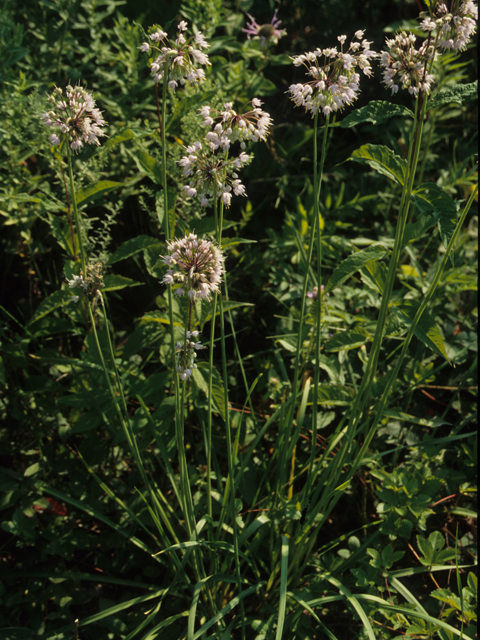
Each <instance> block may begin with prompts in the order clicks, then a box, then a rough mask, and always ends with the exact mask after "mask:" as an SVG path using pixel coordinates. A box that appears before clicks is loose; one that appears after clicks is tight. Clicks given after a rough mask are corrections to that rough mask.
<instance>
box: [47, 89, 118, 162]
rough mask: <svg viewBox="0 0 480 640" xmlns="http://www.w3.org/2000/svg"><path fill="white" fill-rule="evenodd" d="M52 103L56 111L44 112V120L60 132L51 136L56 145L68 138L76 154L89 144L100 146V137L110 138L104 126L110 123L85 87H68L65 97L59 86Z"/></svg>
mask: <svg viewBox="0 0 480 640" xmlns="http://www.w3.org/2000/svg"><path fill="white" fill-rule="evenodd" d="M48 102H49V103H50V104H51V106H52V109H51V111H47V112H46V113H42V120H43V124H44V125H45V126H46V127H52V128H53V129H57V131H58V133H52V135H51V136H50V142H51V143H52V144H53V145H59V144H60V143H61V141H62V139H63V138H66V139H67V140H68V142H69V144H70V147H71V148H72V150H73V151H80V149H81V148H82V147H83V145H84V144H85V143H87V144H96V145H99V144H100V142H99V140H98V138H99V137H103V136H106V134H105V133H104V132H103V130H102V127H103V126H104V125H106V124H107V123H106V122H105V120H104V119H103V116H102V113H101V111H99V110H98V109H97V108H96V107H95V100H94V99H93V97H92V95H91V94H90V93H88V91H87V90H86V89H84V88H83V87H80V86H78V85H76V86H74V87H72V86H70V85H68V87H67V88H66V89H65V95H63V91H62V89H60V88H59V87H56V88H55V90H54V91H53V93H52V95H51V96H49V98H48Z"/></svg>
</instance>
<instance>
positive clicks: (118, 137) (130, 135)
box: [103, 129, 151, 149]
mask: <svg viewBox="0 0 480 640" xmlns="http://www.w3.org/2000/svg"><path fill="white" fill-rule="evenodd" d="M150 135H151V133H149V132H145V131H144V130H140V131H135V130H134V129H123V131H119V132H118V133H116V134H115V135H113V136H112V137H111V138H109V139H108V140H107V142H106V143H105V144H104V145H103V147H104V148H105V149H109V148H111V147H114V146H116V145H117V144H120V143H121V142H126V141H127V140H134V139H136V138H145V137H147V136H150Z"/></svg>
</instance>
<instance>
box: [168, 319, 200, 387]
mask: <svg viewBox="0 0 480 640" xmlns="http://www.w3.org/2000/svg"><path fill="white" fill-rule="evenodd" d="M198 335H199V332H198V331H187V339H186V341H185V344H182V343H181V342H177V344H176V348H175V352H176V354H177V363H176V366H175V371H176V372H177V373H178V375H179V376H180V379H181V380H182V381H183V382H185V380H188V378H190V376H191V375H192V372H193V369H196V368H197V365H196V364H195V359H196V357H197V353H196V352H197V351H198V350H199V349H204V348H205V347H204V346H203V345H202V343H201V342H200V341H198V342H195V340H196V339H197V338H198ZM191 338H193V340H191Z"/></svg>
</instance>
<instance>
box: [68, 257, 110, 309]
mask: <svg viewBox="0 0 480 640" xmlns="http://www.w3.org/2000/svg"><path fill="white" fill-rule="evenodd" d="M104 266H105V265H104V264H103V262H94V263H90V264H87V268H86V271H87V273H86V275H85V277H84V276H83V275H80V276H76V275H74V276H72V279H71V280H68V278H67V284H68V286H69V287H70V289H81V290H82V293H84V294H85V295H87V296H88V297H89V298H90V299H93V298H95V297H96V296H98V295H100V289H103V287H104V286H105V285H104V283H103V269H104ZM74 298H76V299H77V300H78V296H74Z"/></svg>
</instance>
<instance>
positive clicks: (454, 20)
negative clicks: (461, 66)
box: [420, 0, 478, 51]
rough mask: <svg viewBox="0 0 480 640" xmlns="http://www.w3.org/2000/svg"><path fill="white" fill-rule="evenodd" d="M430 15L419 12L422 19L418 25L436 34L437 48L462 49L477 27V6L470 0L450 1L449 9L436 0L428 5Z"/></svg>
mask: <svg viewBox="0 0 480 640" xmlns="http://www.w3.org/2000/svg"><path fill="white" fill-rule="evenodd" d="M430 10H431V15H430V16H428V17H425V16H426V15H427V14H426V13H423V14H420V17H421V18H424V20H423V21H422V22H421V24H420V26H421V27H422V29H423V31H427V32H429V33H430V34H432V35H435V34H436V36H437V47H438V49H440V50H442V49H445V50H448V49H453V50H454V51H462V50H463V49H465V48H466V46H467V44H468V42H469V41H470V38H471V37H472V35H473V34H474V33H475V31H476V29H477V20H478V7H477V6H476V5H475V4H474V3H473V2H472V0H456V1H454V2H452V3H451V7H450V11H449V10H448V9H447V6H446V4H445V3H444V2H442V1H438V0H437V2H435V3H434V6H430Z"/></svg>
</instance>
